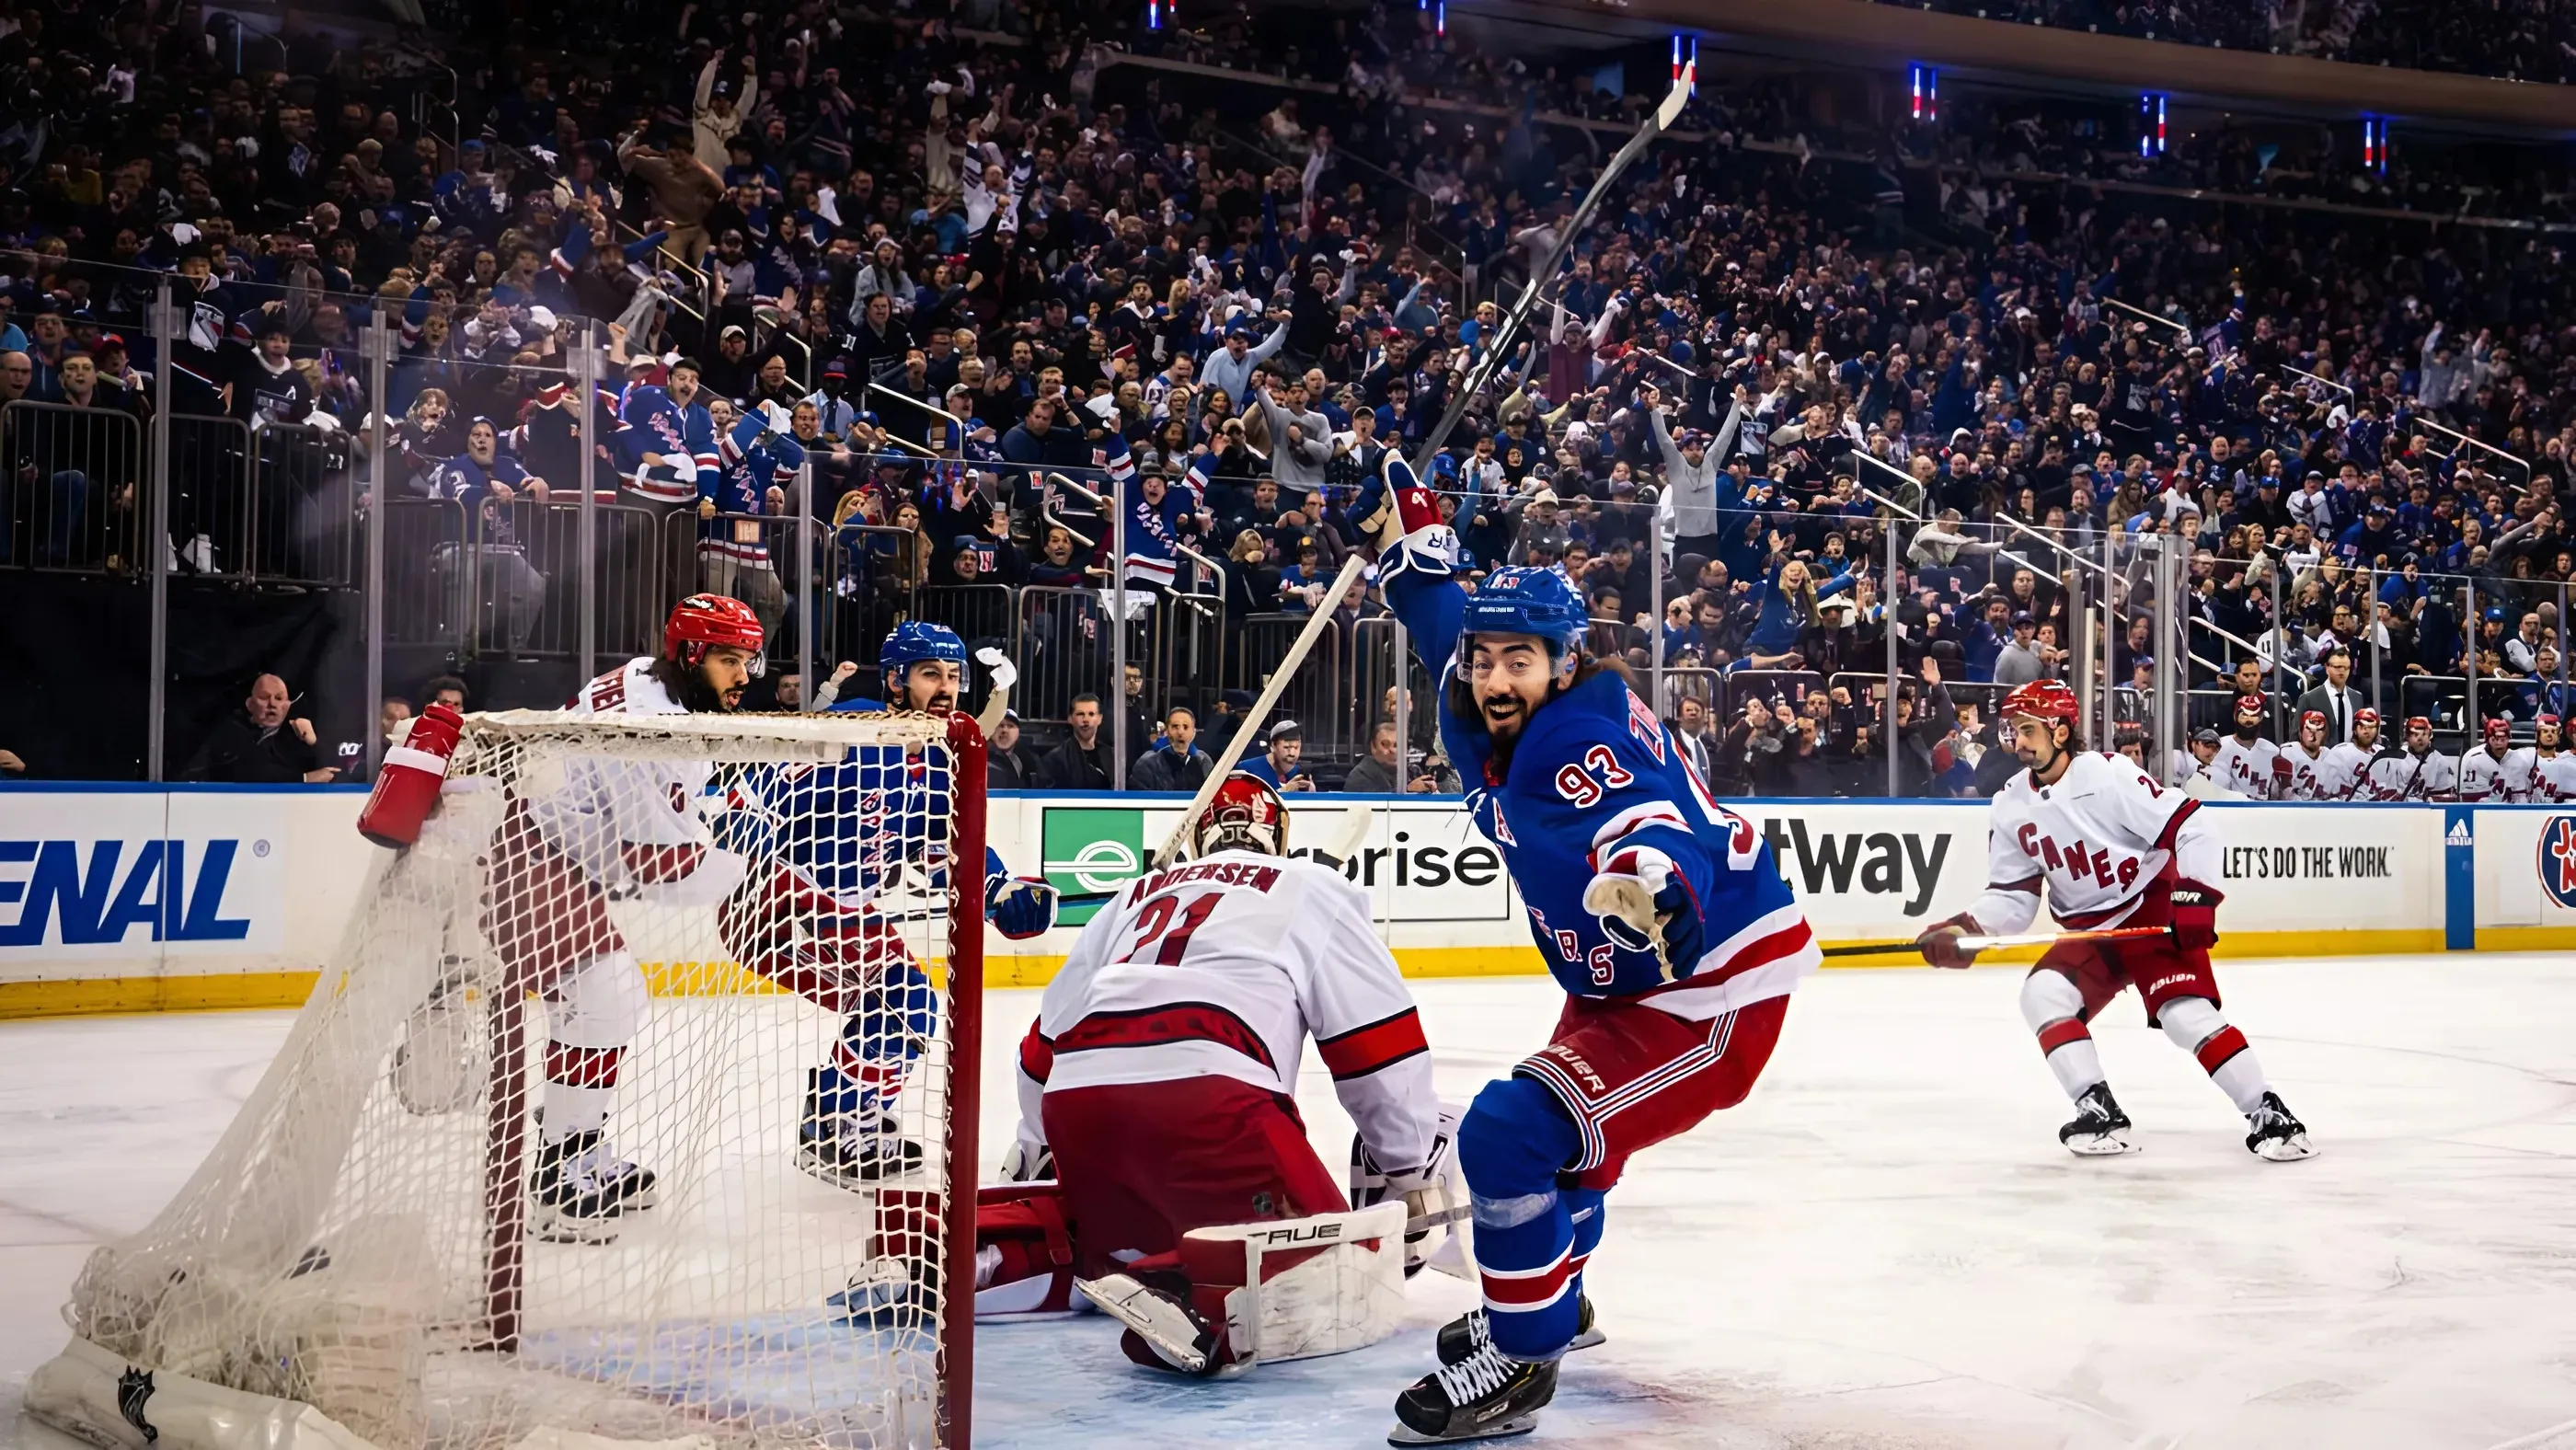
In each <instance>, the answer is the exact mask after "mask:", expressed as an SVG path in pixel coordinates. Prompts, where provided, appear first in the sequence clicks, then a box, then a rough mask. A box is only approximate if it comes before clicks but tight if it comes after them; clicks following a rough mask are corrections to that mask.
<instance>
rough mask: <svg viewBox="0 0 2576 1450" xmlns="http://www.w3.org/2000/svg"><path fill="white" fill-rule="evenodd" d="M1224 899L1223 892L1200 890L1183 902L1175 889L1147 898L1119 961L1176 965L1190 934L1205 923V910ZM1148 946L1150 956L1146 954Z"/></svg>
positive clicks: (1183, 953)
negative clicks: (1130, 941)
mask: <svg viewBox="0 0 2576 1450" xmlns="http://www.w3.org/2000/svg"><path fill="white" fill-rule="evenodd" d="M1224 898H1225V893H1224V892H1222V891H1202V892H1199V893H1197V894H1196V895H1194V896H1191V897H1190V898H1189V899H1188V900H1187V901H1186V902H1184V901H1183V900H1182V898H1181V895H1180V893H1178V892H1165V893H1163V894H1162V895H1160V896H1151V897H1147V898H1146V900H1145V909H1144V910H1143V911H1141V912H1138V913H1137V915H1136V940H1135V943H1134V944H1133V945H1131V946H1129V947H1128V948H1127V954H1126V955H1125V956H1122V957H1120V958H1119V959H1118V960H1120V961H1122V962H1138V961H1144V962H1151V963H1153V964H1154V965H1155V966H1158V967H1177V966H1179V965H1180V964H1181V958H1182V957H1184V956H1187V955H1188V954H1189V950H1190V935H1191V933H1193V932H1195V931H1197V930H1198V929H1199V928H1200V927H1201V926H1203V925H1205V924H1206V923H1207V919H1208V913H1210V912H1212V911H1214V910H1216V905H1217V903H1218V902H1219V901H1221V900H1223V899H1224ZM1149 949H1150V950H1151V951H1152V955H1151V956H1148V955H1146V953H1147V951H1148V950H1149Z"/></svg>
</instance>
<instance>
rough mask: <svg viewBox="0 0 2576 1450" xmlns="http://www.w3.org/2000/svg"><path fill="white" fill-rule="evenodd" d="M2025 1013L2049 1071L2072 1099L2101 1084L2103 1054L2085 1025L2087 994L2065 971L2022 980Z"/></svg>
mask: <svg viewBox="0 0 2576 1450" xmlns="http://www.w3.org/2000/svg"><path fill="white" fill-rule="evenodd" d="M2021 1016H2022V1020H2023V1021H2024V1022H2027V1023H2029V1024H2030V1030H2031V1031H2032V1033H2034V1034H2035V1035H2037V1037H2038V1038H2039V1050H2040V1052H2041V1053H2042V1054H2043V1055H2045V1056H2046V1057H2047V1059H2048V1070H2049V1071H2050V1072H2051V1073H2054V1074H2055V1075H2056V1077H2057V1085H2058V1086H2059V1087H2061V1088H2063V1089H2065V1090H2066V1096H2067V1098H2068V1099H2069V1100H2081V1099H2082V1098H2083V1096H2084V1094H2085V1093H2086V1092H2087V1091H2089V1090H2091V1089H2093V1088H2096V1087H2099V1086H2101V1084H2102V1082H2103V1077H2102V1054H2101V1053H2100V1051H2098V1050H2097V1049H2096V1048H2095V1047H2094V1046H2093V1034H2092V1032H2091V1031H2090V1030H2088V1029H2087V1028H2086V1027H2085V1025H2084V994H2083V993H2082V992H2081V991H2078V990H2077V989H2076V986H2075V983H2074V982H2072V981H2071V980H2069V979H2068V978H2067V977H2066V975H2065V974H2064V973H2062V972H2055V971H2046V972H2033V973H2031V974H2030V975H2029V976H2027V977H2024V978H2023V979H2022V984H2021Z"/></svg>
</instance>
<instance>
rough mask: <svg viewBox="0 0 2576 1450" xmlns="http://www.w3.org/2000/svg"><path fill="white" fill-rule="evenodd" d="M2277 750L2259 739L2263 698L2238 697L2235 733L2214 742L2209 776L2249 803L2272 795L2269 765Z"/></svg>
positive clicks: (2270, 766) (2269, 743)
mask: <svg viewBox="0 0 2576 1450" xmlns="http://www.w3.org/2000/svg"><path fill="white" fill-rule="evenodd" d="M2280 756H2281V748H2280V747H2279V746H2277V745H2274V744H2273V743H2272V742H2271V741H2269V740H2266V739H2264V738H2263V697H2262V696H2260V695H2242V696H2239V697H2237V701H2236V733H2235V734H2233V735H2230V736H2228V737H2227V738H2226V739H2224V740H2221V741H2219V742H2218V757H2217V759H2215V760H2213V761H2212V762H2210V767H2209V768H2210V773H2211V774H2213V775H2215V776H2217V777H2218V783H2219V784H2221V785H2223V786H2225V787H2227V788H2228V789H2229V790H2232V791H2234V792H2236V793H2237V794H2238V795H2241V796H2244V797H2246V798H2247V799H2249V800H2258V801H2259V800H2268V799H2270V798H2271V795H2272V788H2273V787H2272V762H2274V761H2275V760H2278V759H2280Z"/></svg>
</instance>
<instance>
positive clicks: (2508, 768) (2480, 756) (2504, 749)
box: [2453, 715, 2526, 801]
mask: <svg viewBox="0 0 2576 1450" xmlns="http://www.w3.org/2000/svg"><path fill="white" fill-rule="evenodd" d="M2484 734H2485V737H2486V738H2485V739H2484V740H2482V741H2481V742H2480V743H2479V744H2478V745H2477V746H2475V747H2474V748H2472V749H2468V750H2463V751H2461V752H2460V774H2459V782H2458V784H2457V785H2456V786H2455V787H2453V788H2454V789H2455V790H2457V791H2458V792H2459V798H2460V799H2461V800H2464V801H2506V800H2511V799H2512V798H2513V792H2514V786H2515V784H2516V782H2517V781H2519V780H2520V779H2522V778H2523V776H2524V774H2525V772H2526V767H2525V765H2524V763H2523V762H2521V761H2518V760H2516V759H2514V756H2515V755H2516V754H2518V753H2519V752H2517V751H2516V750H2514V748H2513V722H2512V721H2510V720H2507V719H2505V718H2504V717H2503V716H2501V715H2489V716H2488V717H2487V723H2486V730H2485V732H2484Z"/></svg>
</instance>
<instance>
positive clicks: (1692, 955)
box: [1583, 846, 1700, 986]
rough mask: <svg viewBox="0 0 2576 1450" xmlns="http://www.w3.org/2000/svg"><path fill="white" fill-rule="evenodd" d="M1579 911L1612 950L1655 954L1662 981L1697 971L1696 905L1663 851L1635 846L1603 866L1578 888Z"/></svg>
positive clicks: (1697, 910) (1698, 928) (1697, 936)
mask: <svg viewBox="0 0 2576 1450" xmlns="http://www.w3.org/2000/svg"><path fill="white" fill-rule="evenodd" d="M1583 909H1584V910H1586V911H1588V912H1591V913H1592V915H1593V917H1594V918H1595V919H1597V920H1598V921H1599V922H1600V923H1601V934H1602V935H1604V936H1606V937H1608V938H1610V944H1611V945H1612V946H1615V947H1618V948H1619V949H1621V950H1622V951H1631V952H1652V953H1654V954H1655V960H1656V963H1657V964H1658V965H1659V966H1660V967H1661V968H1662V972H1663V976H1664V978H1665V979H1666V980H1667V981H1672V980H1678V979H1680V978H1682V977H1686V976H1689V975H1690V974H1691V973H1692V972H1694V971H1696V970H1698V968H1699V953H1700V922H1699V903H1698V902H1697V901H1696V900H1694V899H1693V898H1692V896H1691V889H1690V883H1689V882H1688V881H1685V880H1684V879H1682V874H1681V873H1680V872H1678V871H1676V870H1674V869H1673V863H1672V860H1671V858H1670V857H1667V856H1666V855H1665V854H1664V853H1663V852H1661V851H1657V850H1653V849H1651V848H1648V847H1642V846H1641V847H1634V848H1631V849H1629V850H1625V851H1621V852H1619V853H1618V854H1617V855H1615V856H1612V857H1611V858H1610V859H1609V860H1607V861H1605V862H1603V863H1602V865H1601V870H1600V872H1599V873H1598V874H1597V875H1595V876H1594V877H1593V878H1592V880H1591V881H1590V882H1588V883H1586V884H1585V886H1584V888H1583ZM1602 985H1605V986H1606V985H1608V984H1607V983H1606V982H1605V983H1603V984H1602Z"/></svg>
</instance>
